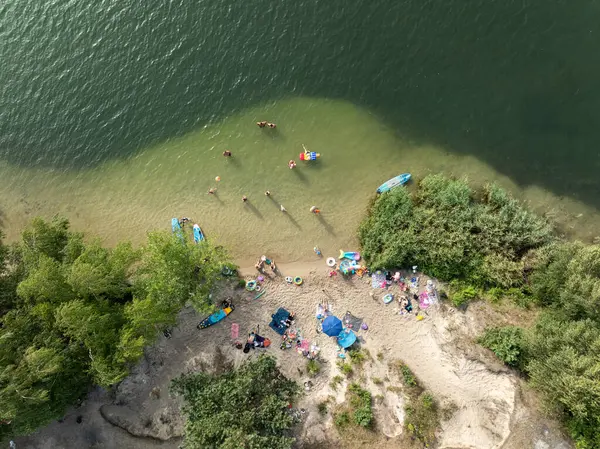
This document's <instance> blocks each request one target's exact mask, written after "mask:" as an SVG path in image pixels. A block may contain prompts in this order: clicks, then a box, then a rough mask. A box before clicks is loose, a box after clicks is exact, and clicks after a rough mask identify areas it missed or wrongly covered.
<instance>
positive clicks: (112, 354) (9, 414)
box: [0, 218, 224, 436]
mask: <svg viewBox="0 0 600 449" xmlns="http://www.w3.org/2000/svg"><path fill="white" fill-rule="evenodd" d="M223 258H224V255H223V254H221V253H219V252H217V251H216V250H215V249H213V248H212V247H211V246H209V245H208V244H201V245H194V244H192V243H190V242H184V243H183V244H182V242H181V240H179V239H178V238H176V237H173V236H171V235H169V234H162V233H154V234H151V235H150V236H149V237H148V245H147V246H145V247H143V248H141V249H140V250H135V249H133V247H132V246H131V245H130V244H128V243H122V244H119V245H117V246H116V247H115V248H112V249H107V248H103V247H102V246H101V245H100V243H99V242H97V241H91V242H89V243H86V242H84V239H83V235H82V234H79V233H75V232H72V231H70V230H69V223H68V221H66V220H64V219H59V218H56V219H54V220H53V221H52V222H47V221H44V220H41V219H35V220H33V222H32V223H31V224H30V225H29V226H28V227H27V228H26V229H25V230H24V231H23V235H22V239H21V241H20V242H17V243H15V244H14V245H12V246H11V247H10V248H7V247H5V246H3V245H1V244H0V322H1V323H2V326H1V327H0V341H1V342H2V344H1V345H0V403H1V404H2V407H1V409H0V420H1V421H2V422H3V423H4V425H0V433H16V434H25V433H29V432H31V431H33V430H35V429H36V428H37V427H39V426H41V425H43V424H45V423H47V422H48V421H50V420H52V419H54V418H57V417H60V416H61V414H62V413H64V410H65V408H66V407H67V406H68V405H69V404H72V403H74V402H75V401H76V400H77V399H78V398H79V397H81V396H82V395H83V394H84V393H85V392H86V391H87V389H88V387H89V386H90V384H92V383H95V384H99V385H102V386H104V387H107V386H110V385H112V384H114V383H117V382H119V381H120V380H122V379H123V378H124V377H125V376H126V375H127V372H128V367H129V364H130V363H131V362H135V361H136V360H137V359H138V358H139V357H140V355H142V352H143V348H144V346H146V345H148V344H150V343H152V342H153V341H154V339H155V337H156V336H157V334H158V332H160V331H161V330H162V329H164V328H165V327H166V326H168V325H170V324H172V323H174V322H175V317H176V313H177V311H178V310H179V309H180V308H181V307H182V306H183V305H184V304H185V303H186V302H187V301H191V302H192V303H193V304H194V306H196V307H197V308H202V309H205V310H206V309H207V308H208V307H209V306H208V303H207V301H206V300H207V296H208V292H209V291H210V288H211V287H212V285H213V282H214V281H215V279H216V276H217V274H218V273H219V271H220V267H221V263H222V260H223ZM7 423H10V424H7ZM0 436H1V435H0Z"/></svg>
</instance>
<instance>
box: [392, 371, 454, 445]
mask: <svg viewBox="0 0 600 449" xmlns="http://www.w3.org/2000/svg"><path fill="white" fill-rule="evenodd" d="M390 368H391V369H392V371H393V372H395V373H396V374H397V375H398V377H399V378H400V380H401V381H402V385H403V388H399V387H394V386H388V387H387V390H388V391H394V392H398V393H399V392H403V393H404V394H405V396H406V403H405V406H404V410H405V412H406V418H405V420H404V427H405V429H406V431H407V432H408V434H409V435H411V437H413V438H414V439H416V440H418V441H420V442H421V443H422V444H423V445H424V446H425V447H432V446H434V445H435V442H436V438H435V431H436V429H437V428H438V427H439V424H440V416H441V414H442V411H440V409H439V406H438V404H437V401H436V400H435V398H434V396H433V395H432V394H431V393H430V392H428V391H426V390H425V389H424V388H423V387H422V386H421V385H420V384H419V380H418V379H417V377H416V376H415V375H414V373H413V372H412V371H411V370H410V368H409V367H408V366H407V365H406V364H405V363H403V362H402V361H400V360H399V361H396V362H393V363H390Z"/></svg>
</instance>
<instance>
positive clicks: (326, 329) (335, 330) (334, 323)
mask: <svg viewBox="0 0 600 449" xmlns="http://www.w3.org/2000/svg"><path fill="white" fill-rule="evenodd" d="M321 327H322V328H323V333H324V334H326V335H329V336H330V337H336V336H338V335H339V334H340V332H342V330H343V329H344V326H343V325H342V320H340V319H339V318H338V317H336V316H333V315H332V316H328V317H327V318H325V319H324V320H323V324H322V325H321Z"/></svg>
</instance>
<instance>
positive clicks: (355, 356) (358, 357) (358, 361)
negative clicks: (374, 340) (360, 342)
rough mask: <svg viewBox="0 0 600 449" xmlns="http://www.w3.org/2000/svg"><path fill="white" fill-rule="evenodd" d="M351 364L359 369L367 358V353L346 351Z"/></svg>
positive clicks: (356, 350)
mask: <svg viewBox="0 0 600 449" xmlns="http://www.w3.org/2000/svg"><path fill="white" fill-rule="evenodd" d="M348 355H349V356H350V361H351V362H352V364H354V365H357V366H359V367H361V366H362V365H363V364H364V363H365V361H366V360H367V358H368V355H369V354H368V353H367V352H366V350H363V349H351V350H350V351H348Z"/></svg>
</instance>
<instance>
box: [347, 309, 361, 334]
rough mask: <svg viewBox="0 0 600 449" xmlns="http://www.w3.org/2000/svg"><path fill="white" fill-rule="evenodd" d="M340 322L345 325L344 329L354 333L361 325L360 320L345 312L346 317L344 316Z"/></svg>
mask: <svg viewBox="0 0 600 449" xmlns="http://www.w3.org/2000/svg"><path fill="white" fill-rule="evenodd" d="M342 321H343V322H344V323H345V324H346V327H349V328H351V329H354V330H355V331H357V330H359V329H360V326H361V325H362V323H363V319H362V318H358V317H356V316H354V315H352V314H351V313H350V312H346V315H344V319H343V320H342Z"/></svg>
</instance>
